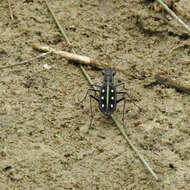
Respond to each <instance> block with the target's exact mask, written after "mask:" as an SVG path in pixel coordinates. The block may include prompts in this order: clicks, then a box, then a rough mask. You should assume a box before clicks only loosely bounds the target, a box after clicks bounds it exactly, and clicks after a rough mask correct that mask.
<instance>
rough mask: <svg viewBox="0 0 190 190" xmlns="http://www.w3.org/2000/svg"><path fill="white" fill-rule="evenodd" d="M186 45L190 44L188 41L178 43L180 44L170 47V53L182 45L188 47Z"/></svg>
mask: <svg viewBox="0 0 190 190" xmlns="http://www.w3.org/2000/svg"><path fill="white" fill-rule="evenodd" d="M188 46H190V41H187V42H183V43H182V44H180V45H178V46H176V47H174V48H172V49H171V50H170V53H172V52H173V51H175V50H176V49H179V48H182V47H188Z"/></svg>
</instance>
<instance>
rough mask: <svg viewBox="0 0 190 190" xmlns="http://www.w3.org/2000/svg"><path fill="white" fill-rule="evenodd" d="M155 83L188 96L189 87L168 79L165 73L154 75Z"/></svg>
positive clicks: (189, 92)
mask: <svg viewBox="0 0 190 190" xmlns="http://www.w3.org/2000/svg"><path fill="white" fill-rule="evenodd" d="M155 79H156V80H157V82H159V83H161V84H164V85H165V86H167V87H171V88H175V89H176V90H177V91H179V92H184V93H187V94H190V85H188V84H184V83H183V84H182V83H181V82H179V81H176V80H174V79H171V78H169V76H167V75H166V74H165V73H163V72H160V73H157V74H156V75H155Z"/></svg>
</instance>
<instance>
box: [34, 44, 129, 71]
mask: <svg viewBox="0 0 190 190" xmlns="http://www.w3.org/2000/svg"><path fill="white" fill-rule="evenodd" d="M33 48H34V49H36V50H40V51H48V52H52V53H54V54H57V55H60V56H62V57H64V58H66V59H67V60H69V61H73V62H76V63H80V64H83V65H91V66H93V67H96V68H98V69H105V68H106V69H114V70H116V71H120V72H123V73H124V74H125V73H126V71H127V70H128V68H126V67H119V66H112V65H109V64H107V63H99V61H96V60H94V59H92V58H90V57H87V56H84V55H77V54H74V53H68V52H66V51H60V50H55V49H53V48H51V47H49V46H41V45H36V44H34V45H33Z"/></svg>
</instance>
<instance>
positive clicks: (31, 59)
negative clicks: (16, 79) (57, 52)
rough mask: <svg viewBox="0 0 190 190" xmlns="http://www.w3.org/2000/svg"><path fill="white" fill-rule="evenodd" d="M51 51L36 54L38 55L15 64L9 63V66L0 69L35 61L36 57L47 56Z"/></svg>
mask: <svg viewBox="0 0 190 190" xmlns="http://www.w3.org/2000/svg"><path fill="white" fill-rule="evenodd" d="M50 53H51V52H46V53H41V54H40V55H38V56H36V57H32V58H30V59H28V60H25V61H22V62H20V63H16V64H14V65H8V66H5V67H0V70H3V69H7V68H12V67H17V66H20V65H25V64H28V63H30V62H31V61H34V60H35V59H38V58H40V57H44V56H46V55H47V54H50Z"/></svg>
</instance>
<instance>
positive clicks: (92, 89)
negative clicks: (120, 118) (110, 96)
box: [79, 88, 99, 103]
mask: <svg viewBox="0 0 190 190" xmlns="http://www.w3.org/2000/svg"><path fill="white" fill-rule="evenodd" d="M90 90H91V91H94V92H95V93H96V92H98V91H99V90H96V89H94V88H89V89H88V90H87V91H86V94H85V96H84V98H83V99H82V100H81V101H80V102H79V103H82V102H83V101H84V100H85V99H86V97H87V95H88V92H89V91H90Z"/></svg>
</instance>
